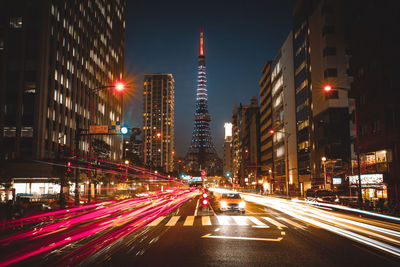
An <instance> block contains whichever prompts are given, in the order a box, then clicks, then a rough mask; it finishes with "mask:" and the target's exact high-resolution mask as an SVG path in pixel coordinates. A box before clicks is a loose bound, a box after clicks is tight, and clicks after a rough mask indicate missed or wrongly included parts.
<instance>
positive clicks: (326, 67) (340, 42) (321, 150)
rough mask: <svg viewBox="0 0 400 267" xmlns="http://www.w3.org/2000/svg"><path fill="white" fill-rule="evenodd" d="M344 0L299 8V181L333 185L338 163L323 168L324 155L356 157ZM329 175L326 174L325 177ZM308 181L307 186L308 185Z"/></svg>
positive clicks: (295, 37) (295, 47)
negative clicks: (325, 168) (353, 142)
mask: <svg viewBox="0 0 400 267" xmlns="http://www.w3.org/2000/svg"><path fill="white" fill-rule="evenodd" d="M344 10H345V5H344V3H342V1H312V0H304V1H302V0H301V1H298V3H297V5H296V7H295V10H294V25H293V53H294V83H295V106H296V121H297V130H296V133H297V160H298V175H299V182H300V183H303V184H304V185H308V184H311V186H313V187H327V188H328V189H329V188H331V184H332V179H331V178H332V176H335V175H336V173H335V172H336V171H338V169H337V168H336V169H335V168H332V170H331V171H330V172H329V173H326V172H324V167H323V164H324V162H323V161H322V158H323V157H325V158H326V159H327V160H328V162H335V164H338V165H339V166H338V167H339V168H340V166H341V165H342V162H350V161H351V147H352V146H351V138H350V134H352V133H353V132H352V131H351V128H352V123H351V121H350V116H351V113H352V111H353V109H352V108H353V102H352V101H351V100H349V97H348V93H347V92H345V91H342V90H341V91H338V90H333V91H332V92H330V93H327V92H325V91H324V90H323V88H324V86H325V85H327V84H330V85H331V86H332V87H333V88H335V87H340V88H349V87H350V83H351V81H352V77H351V73H350V72H349V71H348V70H349V54H348V52H349V49H348V48H349V47H348V44H347V41H346V39H345V38H344V33H345V31H344V29H345V25H344V20H343V16H344ZM325 178H326V179H325ZM307 187H308V186H305V189H307Z"/></svg>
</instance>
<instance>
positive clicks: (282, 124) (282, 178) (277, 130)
mask: <svg viewBox="0 0 400 267" xmlns="http://www.w3.org/2000/svg"><path fill="white" fill-rule="evenodd" d="M292 36H293V35H292V32H290V33H289V35H288V37H287V38H286V40H285V42H284V43H283V45H282V47H281V49H280V50H279V52H278V53H277V55H276V57H275V59H274V61H273V62H272V72H271V84H272V91H271V95H272V125H273V131H274V133H273V158H274V164H273V174H274V177H275V182H276V184H275V189H276V190H279V191H286V187H287V186H289V190H290V192H291V194H298V193H299V191H302V190H301V189H302V188H303V184H301V183H299V180H298V175H297V142H296V113H295V91H294V67H293V66H294V64H293V38H292Z"/></svg>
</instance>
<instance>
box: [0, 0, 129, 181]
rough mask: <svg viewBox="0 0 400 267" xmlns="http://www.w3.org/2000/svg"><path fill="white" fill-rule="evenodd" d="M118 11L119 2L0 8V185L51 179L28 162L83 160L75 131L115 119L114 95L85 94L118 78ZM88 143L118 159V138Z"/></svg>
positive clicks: (118, 102) (84, 150)
mask: <svg viewBox="0 0 400 267" xmlns="http://www.w3.org/2000/svg"><path fill="white" fill-rule="evenodd" d="M125 10H126V3H125V1H121V0H115V1H85V2H78V1H38V2H32V1H2V2H1V4H0V17H1V21H0V151H1V152H0V159H1V161H2V165H3V166H2V167H4V168H2V171H3V173H2V174H1V176H3V177H2V178H5V179H8V180H10V179H14V178H29V177H35V178H46V177H55V174H54V172H53V167H52V165H49V164H40V163H38V162H37V161H36V162H32V159H33V160H43V161H46V160H59V161H63V157H64V156H65V155H64V151H67V150H68V151H72V152H73V153H78V154H80V155H82V154H83V155H88V154H89V138H87V137H86V138H83V137H82V138H80V140H79V144H78V145H76V144H75V140H76V135H77V132H78V130H77V129H88V128H89V125H90V124H95V125H111V124H112V122H113V121H114V122H116V121H122V120H123V103H122V100H123V95H122V94H120V93H117V92H115V91H114V90H111V89H110V90H102V91H100V92H97V93H93V92H94V90H95V89H96V88H99V87H104V86H109V85H112V84H113V83H114V82H115V81H116V80H122V79H123V78H124V57H125ZM91 107H92V109H91ZM91 110H92V112H91ZM91 114H92V116H91ZM91 119H92V123H91V122H90V120H91ZM94 139H95V140H96V139H97V140H100V141H102V142H105V143H107V144H108V146H109V147H110V153H109V159H110V160H112V161H119V160H121V157H122V138H121V136H103V137H101V136H98V137H96V138H94ZM83 160H86V161H87V159H83Z"/></svg>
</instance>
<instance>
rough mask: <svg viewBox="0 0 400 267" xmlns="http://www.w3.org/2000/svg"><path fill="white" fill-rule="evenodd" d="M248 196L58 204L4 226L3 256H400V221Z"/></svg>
mask: <svg viewBox="0 0 400 267" xmlns="http://www.w3.org/2000/svg"><path fill="white" fill-rule="evenodd" d="M242 197H244V198H245V199H246V200H248V201H246V214H245V215H244V216H242V215H237V214H233V213H232V214H231V213H227V214H220V213H218V212H217V213H215V210H217V208H216V203H215V202H214V201H211V202H212V203H213V205H212V206H213V208H212V209H210V211H209V212H208V213H206V212H204V210H203V209H202V204H201V203H200V202H201V201H200V199H201V197H200V196H199V192H198V191H196V192H190V191H189V190H187V191H185V190H183V191H180V192H169V193H165V194H160V195H157V196H147V197H145V196H144V197H142V198H141V199H136V200H135V199H132V200H125V201H120V202H117V203H114V202H113V203H103V204H102V205H101V206H99V205H98V206H97V207H96V208H94V209H93V208H90V209H84V210H81V211H72V210H71V214H69V215H68V216H67V215H62V214H59V215H58V214H52V216H53V217H52V219H53V221H52V222H50V221H48V222H46V223H44V222H41V223H38V221H36V225H35V224H30V226H31V227H32V226H34V228H32V229H31V231H29V230H28V231H19V232H18V233H16V234H13V235H8V236H6V237H4V236H2V238H1V240H0V243H1V246H2V248H1V251H2V252H1V258H2V263H0V265H1V266H6V265H8V264H13V263H14V264H15V263H16V264H22V265H27V264H39V263H41V264H45V265H50V264H56V265H71V264H72V265H76V264H78V263H81V264H82V265H85V266H89V265H91V266H93V265H95V266H99V265H100V266H119V265H122V264H129V265H135V266H159V265H163V266H165V265H166V266H196V265H201V266H205V265H206V266H261V265H264V266H266V265H301V266H310V265H313V266H322V265H324V266H337V265H346V266H349V265H361V264H363V265H367V266H373V265H375V266H392V265H393V266H394V265H398V263H399V255H400V249H399V244H400V225H398V224H396V223H391V222H387V221H381V220H377V219H368V218H365V217H364V216H363V217H361V216H359V215H352V214H350V213H347V214H346V213H343V212H338V211H332V210H329V209H326V208H324V209H320V208H315V207H311V206H309V205H308V204H304V203H299V202H293V201H287V200H284V199H279V198H272V197H260V196H256V195H251V194H243V195H242ZM205 214H207V215H205ZM289 214H291V215H289ZM30 221H31V222H33V221H35V218H31V219H30ZM23 222H25V223H26V222H27V220H24V221H23ZM67 225H68V226H67ZM27 226H28V225H26V226H25V227H27ZM385 250H386V251H385ZM338 255H340V256H341V257H338Z"/></svg>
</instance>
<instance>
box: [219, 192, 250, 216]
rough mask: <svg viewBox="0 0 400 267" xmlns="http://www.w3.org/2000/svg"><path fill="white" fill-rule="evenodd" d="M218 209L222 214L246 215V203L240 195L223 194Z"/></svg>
mask: <svg viewBox="0 0 400 267" xmlns="http://www.w3.org/2000/svg"><path fill="white" fill-rule="evenodd" d="M218 205H219V206H218V209H219V211H220V212H226V211H237V212H240V213H242V214H244V213H245V207H246V203H245V202H244V200H243V199H242V198H241V197H240V194H238V193H222V194H221V195H220V197H219V198H218Z"/></svg>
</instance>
